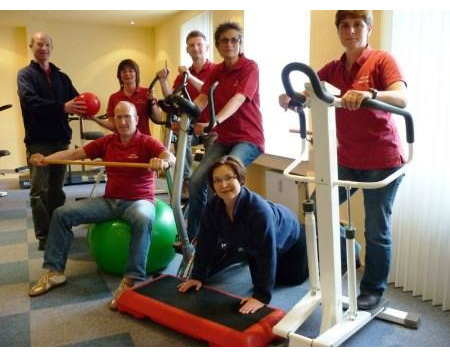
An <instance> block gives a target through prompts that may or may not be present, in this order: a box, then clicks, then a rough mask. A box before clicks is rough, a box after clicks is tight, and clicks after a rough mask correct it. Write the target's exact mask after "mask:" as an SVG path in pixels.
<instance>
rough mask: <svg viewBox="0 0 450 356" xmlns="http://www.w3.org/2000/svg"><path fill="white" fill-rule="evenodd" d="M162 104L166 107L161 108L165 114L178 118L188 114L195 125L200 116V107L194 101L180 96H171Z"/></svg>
mask: <svg viewBox="0 0 450 356" xmlns="http://www.w3.org/2000/svg"><path fill="white" fill-rule="evenodd" d="M162 103H164V105H163V106H161V109H163V110H164V111H165V112H167V113H169V114H174V115H176V116H181V115H183V114H187V115H188V116H189V117H190V118H191V120H192V122H193V123H194V122H195V120H196V119H197V118H198V117H199V116H200V109H199V107H198V106H197V105H195V104H194V103H193V102H192V101H190V100H188V99H186V98H183V97H181V96H179V95H175V94H170V95H168V96H167V98H166V99H165V100H164V101H162Z"/></svg>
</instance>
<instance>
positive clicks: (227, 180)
mask: <svg viewBox="0 0 450 356" xmlns="http://www.w3.org/2000/svg"><path fill="white" fill-rule="evenodd" d="M235 178H237V176H236V175H234V176H225V177H221V178H219V177H214V178H213V183H214V184H215V185H219V184H221V183H225V184H229V183H231V181H232V180H233V179H235Z"/></svg>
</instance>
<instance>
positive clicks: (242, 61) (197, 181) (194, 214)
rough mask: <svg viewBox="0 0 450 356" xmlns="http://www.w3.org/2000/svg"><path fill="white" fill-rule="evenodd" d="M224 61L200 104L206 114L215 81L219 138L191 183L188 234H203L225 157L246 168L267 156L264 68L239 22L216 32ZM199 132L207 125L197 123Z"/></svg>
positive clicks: (205, 88) (204, 88) (216, 68)
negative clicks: (214, 179) (211, 187)
mask: <svg viewBox="0 0 450 356" xmlns="http://www.w3.org/2000/svg"><path fill="white" fill-rule="evenodd" d="M214 40H215V45H216V48H217V50H218V51H219V53H220V55H221V56H222V58H223V62H222V63H219V64H216V65H215V66H214V69H213V71H212V73H211V74H210V75H209V76H208V78H207V79H206V81H205V83H204V84H203V86H202V89H201V91H200V95H199V96H198V97H197V98H196V99H195V100H194V102H195V104H196V105H198V107H199V108H200V109H201V110H204V109H205V108H206V106H207V104H208V93H209V90H210V88H211V86H212V85H213V84H214V83H215V82H219V85H218V86H217V89H216V90H215V92H214V105H215V112H216V120H215V123H216V124H215V127H214V129H213V130H214V131H215V132H216V133H217V135H218V136H217V139H216V140H215V141H214V143H213V144H212V145H211V146H210V147H209V149H208V151H207V152H206V154H205V157H203V159H202V161H201V162H200V164H199V166H198V167H197V169H196V170H195V171H194V173H193V174H192V178H191V182H190V185H189V209H188V229H187V230H188V236H189V239H191V240H192V239H193V238H195V237H196V236H197V233H198V229H199V225H200V219H201V216H202V212H203V208H204V207H205V204H206V200H207V177H208V171H209V168H210V167H211V165H212V164H213V163H214V162H215V161H216V160H217V159H218V158H219V157H222V156H224V155H230V156H235V157H237V158H238V159H239V160H240V161H241V162H242V163H243V164H244V166H248V165H249V164H250V163H252V162H253V161H254V160H255V159H256V158H257V157H258V156H259V155H260V154H261V153H263V152H264V141H265V140H264V130H263V122H262V115H261V112H260V105H259V69H258V65H257V64H256V62H255V61H253V60H250V59H248V58H246V57H245V56H244V54H243V53H242V41H243V31H242V28H241V26H240V25H239V24H237V23H235V22H225V23H222V24H220V25H219V26H218V27H217V29H216V31H215V34H214ZM195 130H196V134H201V133H202V131H203V125H202V124H201V123H197V124H196V128H195Z"/></svg>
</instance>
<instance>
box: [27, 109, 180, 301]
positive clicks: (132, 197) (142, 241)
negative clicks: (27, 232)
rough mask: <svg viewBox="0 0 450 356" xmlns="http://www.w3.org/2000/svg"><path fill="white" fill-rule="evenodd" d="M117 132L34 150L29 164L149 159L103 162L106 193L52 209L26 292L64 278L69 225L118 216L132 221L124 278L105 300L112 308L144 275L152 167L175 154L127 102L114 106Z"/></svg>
mask: <svg viewBox="0 0 450 356" xmlns="http://www.w3.org/2000/svg"><path fill="white" fill-rule="evenodd" d="M112 121H113V124H114V126H115V129H116V132H115V133H113V134H111V135H107V136H104V137H102V138H99V139H97V140H95V141H92V142H90V143H89V144H87V145H85V146H83V147H82V148H78V149H69V150H65V151H59V152H56V153H54V154H51V155H49V156H46V157H44V156H43V155H41V154H39V153H36V154H34V155H32V156H31V159H30V162H31V164H33V165H38V166H45V165H47V160H51V159H68V160H79V159H84V158H90V159H94V158H102V159H103V160H104V161H116V162H127V163H131V162H132V163H149V169H146V168H127V167H107V168H106V173H107V175H108V181H107V183H106V189H105V195H104V196H103V197H101V198H89V199H85V200H80V201H76V202H73V203H70V204H65V205H64V206H62V207H60V208H58V209H56V210H55V212H54V214H53V216H52V219H51V223H50V230H49V234H48V239H47V247H46V250H45V255H44V263H43V268H46V269H48V271H47V272H46V273H45V274H44V275H43V276H41V278H39V280H38V282H37V283H36V284H35V285H34V286H33V287H32V288H31V289H30V290H29V292H28V294H29V295H30V296H32V297H33V296H38V295H41V294H43V293H46V292H47V291H49V290H50V289H51V288H54V287H56V286H58V285H61V284H63V283H65V282H66V277H65V275H64V269H65V267H66V262H67V257H68V253H69V249H70V245H71V241H72V237H73V233H72V227H73V226H76V225H80V224H87V223H98V222H101V221H105V220H111V219H117V218H121V219H123V220H125V221H127V222H129V223H130V225H131V235H132V236H131V242H130V249H129V251H130V252H129V255H128V262H127V266H126V269H125V274H124V278H123V279H122V281H121V283H120V285H119V287H118V289H117V290H116V292H115V293H114V297H113V299H112V301H111V303H110V305H109V307H110V309H112V310H116V309H117V299H118V298H119V297H120V295H121V294H122V293H123V292H124V291H125V290H127V289H129V288H131V287H132V286H133V285H134V283H135V282H136V281H143V280H145V278H146V271H145V270H146V264H147V255H148V251H149V248H150V240H151V236H150V231H151V228H150V227H151V224H152V221H153V219H154V216H155V205H154V198H155V172H154V171H159V170H163V169H167V168H169V167H171V166H173V164H174V163H175V157H174V155H173V154H172V153H170V152H169V151H168V150H167V149H166V148H165V147H164V146H163V145H162V144H161V143H160V142H159V141H157V140H156V139H154V138H152V137H150V136H148V135H144V134H141V133H140V132H139V130H137V129H136V125H137V122H138V117H137V114H136V107H135V106H134V105H133V104H132V103H130V102H126V101H121V102H119V103H118V104H117V105H116V107H115V108H114V118H113V119H112Z"/></svg>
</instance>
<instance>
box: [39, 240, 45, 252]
mask: <svg viewBox="0 0 450 356" xmlns="http://www.w3.org/2000/svg"><path fill="white" fill-rule="evenodd" d="M38 241H39V246H38V250H39V251H45V245H46V244H47V240H46V239H39V240H38Z"/></svg>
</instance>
